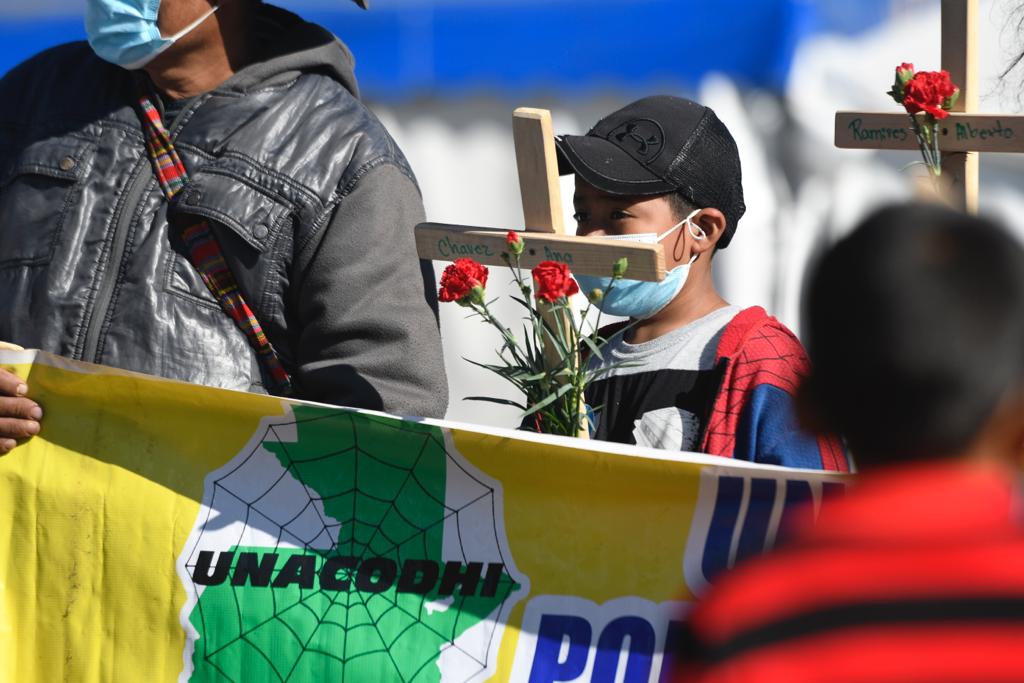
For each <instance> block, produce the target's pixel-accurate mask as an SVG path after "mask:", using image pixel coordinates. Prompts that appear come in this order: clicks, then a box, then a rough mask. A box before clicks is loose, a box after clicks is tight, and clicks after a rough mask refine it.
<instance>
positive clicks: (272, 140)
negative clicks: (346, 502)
mask: <svg viewBox="0 0 1024 683" xmlns="http://www.w3.org/2000/svg"><path fill="white" fill-rule="evenodd" d="M252 30H253V31H255V33H256V40H255V41H254V44H256V45H258V46H261V47H262V50H263V51H262V54H260V55H259V56H258V57H257V59H256V60H255V61H254V63H252V64H251V65H249V66H246V67H245V68H243V69H241V70H240V71H239V72H238V73H236V74H235V75H234V76H233V77H232V78H230V79H229V80H228V81H226V82H225V83H223V84H222V85H220V86H219V87H217V88H216V89H214V90H213V91H212V92H209V93H205V94H203V95H200V96H198V97H195V98H193V99H191V100H188V101H186V102H177V103H169V102H161V101H160V98H159V95H157V94H156V93H153V92H152V86H151V84H150V83H149V81H148V78H147V77H146V76H145V75H144V73H143V72H128V71H125V70H124V69H121V68H119V67H116V66H113V65H110V64H107V63H105V62H103V61H101V60H100V59H98V58H97V57H96V56H95V55H94V54H93V53H92V51H91V50H90V49H89V47H88V45H86V44H85V43H71V44H67V45H62V46H59V47H56V48H53V49H51V50H48V51H46V52H43V53H41V54H39V55H37V56H36V57H33V58H32V59H30V60H28V61H27V62H25V63H24V64H22V65H20V66H18V67H16V68H15V69H13V70H12V71H10V72H9V73H8V74H6V75H5V76H4V77H3V79H2V80H0V294H2V296H0V339H3V340H6V341H11V342H15V343H18V344H21V345H23V346H26V347H32V348H41V349H44V350H47V351H52V352H55V353H58V354H61V355H64V356H67V357H70V358H74V359H81V360H86V361H91V362H96V363H102V364H106V365H112V366H116V367H120V368H125V369H128V370H136V371H140V372H145V373H150V374H155V375H161V376H164V377H169V378H173V379H180V380H184V381H188V382H194V383H200V384H206V385H211V386H219V387H228V388H234V389H249V390H260V386H261V385H262V379H263V378H262V376H261V375H262V370H261V368H260V366H259V364H258V363H257V362H256V361H255V356H254V354H253V353H252V351H251V350H250V348H249V346H248V344H247V342H246V339H245V337H244V335H243V334H242V333H241V332H240V331H239V330H238V329H237V328H236V327H235V325H234V323H233V321H232V320H231V319H230V318H229V317H228V316H227V314H225V313H224V312H223V311H222V310H221V309H220V307H219V305H218V304H217V303H216V301H215V300H214V298H213V297H212V295H211V294H210V293H209V292H208V291H207V289H206V287H205V285H204V284H203V282H202V280H201V279H200V276H199V274H198V272H196V270H195V269H194V268H193V266H192V265H191V264H190V263H189V261H188V259H187V258H186V256H184V253H185V252H184V249H183V247H182V244H181V239H180V234H179V233H180V229H181V227H182V225H184V224H185V223H186V222H188V221H192V222H194V220H195V218H194V217H195V216H201V217H204V218H206V219H208V221H209V222H210V224H211V227H212V229H213V231H214V233H215V235H216V237H217V239H218V242H219V243H220V245H221V248H222V250H223V251H224V254H225V258H226V261H227V263H228V265H229V266H230V267H231V269H232V271H233V272H234V274H235V276H236V279H237V280H238V282H239V285H240V288H241V290H242V292H243V294H244V295H245V297H246V299H247V300H248V302H249V304H250V306H251V307H252V308H253V310H254V311H255V313H256V316H257V317H258V318H259V320H260V322H261V324H262V326H263V328H264V330H265V331H266V332H267V334H268V336H269V338H270V340H271V342H272V343H273V344H274V346H275V348H276V349H277V350H278V352H279V354H280V356H281V359H282V361H283V363H284V365H285V368H286V369H287V370H288V371H289V372H290V373H291V374H292V376H293V379H294V383H295V387H296V395H297V396H298V397H299V398H305V399H311V400H317V401H324V402H330V403H336V404H339V405H346V406H354V407H363V408H371V409H378V410H381V409H383V410H387V411H392V412H397V413H400V414H406V415H421V416H434V417H440V416H443V414H444V412H445V408H446V405H447V397H448V391H447V386H446V381H445V374H444V368H443V365H442V357H441V341H440V335H439V333H438V327H437V317H436V316H437V305H436V300H435V298H434V297H435V292H434V281H433V274H432V271H431V270H430V268H429V264H423V263H421V262H420V261H419V260H418V258H417V256H416V249H415V244H414V239H413V230H412V229H413V226H414V225H415V224H416V223H418V222H420V221H421V220H423V206H422V201H421V199H420V195H419V190H418V188H417V186H416V181H415V178H414V176H413V174H412V171H411V170H410V168H409V165H408V163H407V162H406V160H405V158H404V157H403V156H402V153H401V151H400V150H399V149H398V147H397V146H396V145H395V143H394V141H393V140H392V139H391V137H390V136H389V135H388V133H387V131H386V130H385V129H384V128H383V126H382V125H381V124H380V122H379V121H377V119H376V118H375V117H374V116H373V114H372V113H370V111H369V110H367V109H366V107H365V106H364V105H363V104H362V103H361V102H360V101H359V99H358V90H357V88H356V83H355V79H354V77H353V73H352V69H353V60H352V57H351V55H350V53H349V51H348V49H347V48H346V47H345V46H344V45H343V44H342V43H341V42H340V41H338V39H337V38H335V37H334V36H333V35H331V34H330V33H328V32H327V31H325V30H324V29H322V28H320V27H318V26H315V25H313V24H309V23H307V22H305V21H303V20H301V19H299V18H298V17H296V16H295V15H293V14H290V13H288V12H285V11H284V10H280V9H277V8H274V7H270V6H266V5H262V6H260V7H259V8H258V10H257V16H256V17H255V20H254V26H253V29H252ZM147 91H148V92H149V93H150V94H151V95H152V96H153V97H154V99H155V100H156V101H157V103H158V106H161V107H162V106H167V108H168V112H167V113H168V120H167V121H166V123H167V125H168V127H169V128H170V129H171V133H172V136H173V139H174V144H175V146H176V148H177V150H178V153H179V154H180V155H181V157H182V160H183V162H184V164H185V166H186V169H187V170H188V173H189V184H188V186H187V187H186V188H185V189H184V190H183V191H182V192H180V193H179V194H178V195H176V196H175V197H174V199H173V200H171V201H170V202H168V201H167V200H166V199H165V198H164V196H163V195H162V194H161V192H160V189H159V187H158V185H157V182H156V179H155V177H154V173H153V168H152V165H151V162H150V160H149V158H148V157H147V155H146V152H145V148H144V145H143V136H142V130H141V126H140V123H139V117H138V113H137V108H136V102H137V100H138V97H139V93H140V92H147Z"/></svg>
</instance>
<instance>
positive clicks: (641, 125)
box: [608, 119, 665, 164]
mask: <svg viewBox="0 0 1024 683" xmlns="http://www.w3.org/2000/svg"><path fill="white" fill-rule="evenodd" d="M608 139H609V140H611V141H613V142H615V143H616V144H618V145H619V147H621V148H622V149H624V150H625V151H626V152H628V153H629V154H630V156H632V157H633V158H634V159H636V160H637V161H639V162H640V163H642V164H649V163H650V162H652V161H654V159H655V157H657V156H658V154H659V153H660V152H661V148H662V147H663V146H664V144H665V132H664V131H663V130H662V129H661V126H660V125H659V124H658V123H657V122H656V121H651V120H650V119H634V120H632V121H627V122H626V123H624V124H622V125H621V126H619V127H618V128H616V129H615V130H613V131H612V132H611V133H609V134H608Z"/></svg>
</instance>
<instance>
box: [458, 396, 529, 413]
mask: <svg viewBox="0 0 1024 683" xmlns="http://www.w3.org/2000/svg"><path fill="white" fill-rule="evenodd" d="M462 400H463V401H486V402H487V403H498V404H500V405H503V406H512V407H513V408H519V410H526V407H525V406H523V404H522V403H516V402H515V401H510V400H508V399H507V398H494V397H493V396H466V397H465V398H464V399H462Z"/></svg>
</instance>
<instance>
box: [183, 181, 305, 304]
mask: <svg viewBox="0 0 1024 683" xmlns="http://www.w3.org/2000/svg"><path fill="white" fill-rule="evenodd" d="M291 212H292V207H291V206H290V205H288V204H285V203H283V202H282V201H281V200H279V199H277V198H275V197H272V196H270V195H269V194H268V193H266V192H264V191H262V190H259V189H257V188H256V187H254V186H253V185H251V184H249V183H247V182H245V181H242V180H239V179H238V178H237V177H233V176H231V175H227V174H224V173H219V172H217V171H210V170H203V169H200V170H199V171H197V172H195V173H193V174H192V175H191V176H190V178H189V183H188V185H187V186H186V187H185V188H184V189H183V190H182V191H181V192H180V193H179V194H178V195H177V196H175V198H174V201H173V202H171V204H170V206H169V207H168V219H169V220H170V222H171V224H172V225H173V226H176V227H177V228H179V229H180V228H183V227H184V226H187V225H188V224H189V223H190V222H195V221H196V220H199V219H206V220H207V221H208V222H209V223H210V224H211V226H212V230H213V233H214V235H215V236H216V237H217V241H218V244H219V245H220V248H221V250H222V251H223V253H224V255H225V256H226V261H227V263H228V264H229V265H230V267H231V268H232V272H233V274H234V275H235V279H236V280H237V281H238V283H239V286H240V287H241V288H242V292H243V294H244V295H245V296H246V300H247V301H248V303H249V305H250V306H251V307H253V308H256V307H258V306H259V301H258V298H259V297H260V296H262V290H263V287H262V286H261V284H259V283H262V276H263V274H264V271H265V269H266V265H267V264H266V263H265V261H266V256H265V255H266V254H267V253H268V252H269V251H271V248H272V246H273V245H274V243H275V241H276V240H277V238H278V236H279V235H280V232H281V230H282V228H283V226H284V225H286V224H287V223H288V217H289V215H290V214H291ZM176 242H178V245H177V248H176V249H175V250H174V253H173V256H172V258H171V259H170V261H169V264H168V271H167V283H166V284H167V289H168V291H169V292H171V293H172V294H177V295H183V296H186V297H189V298H192V299H194V300H197V301H198V302H199V303H202V304H206V305H212V306H218V307H219V304H218V303H217V301H216V300H215V299H214V297H213V295H212V294H210V292H209V290H208V289H207V287H206V285H205V284H204V283H203V281H202V278H201V277H200V275H199V272H198V271H197V270H196V268H195V267H194V266H193V265H192V263H191V262H190V261H189V259H188V256H187V252H186V250H185V248H184V245H183V244H180V242H179V241H178V240H177V239H176ZM247 285H248V286H247Z"/></svg>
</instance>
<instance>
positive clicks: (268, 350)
mask: <svg viewBox="0 0 1024 683" xmlns="http://www.w3.org/2000/svg"><path fill="white" fill-rule="evenodd" d="M139 108H140V111H141V114H142V117H141V118H142V127H143V131H144V133H145V135H146V149H147V151H148V152H149V158H150V159H151V160H152V162H153V171H154V172H155V173H156V179H157V181H158V182H159V183H160V189H161V190H163V193H164V196H166V197H167V199H168V201H170V199H171V198H172V197H174V195H176V194H178V192H179V191H181V189H182V188H183V187H184V186H185V184H186V183H187V182H188V174H187V173H186V171H185V166H184V164H182V163H181V157H179V156H178V152H177V151H176V150H175V149H174V144H173V143H172V142H171V136H170V134H169V133H168V132H167V128H166V127H164V122H163V120H162V119H161V118H160V112H159V111H157V109H156V107H154V106H153V103H152V101H150V99H149V98H148V97H145V96H144V97H142V98H141V99H140V100H139ZM181 237H182V240H183V241H184V243H185V248H186V249H187V250H188V260H189V261H190V262H191V263H192V266H193V267H194V268H195V269H196V270H197V271H199V275H200V277H202V278H203V282H205V283H206V287H207V289H209V290H210V293H211V294H213V296H214V298H215V299H217V301H218V302H219V303H220V307H221V308H223V309H224V312H225V313H227V314H228V315H229V316H231V319H232V320H234V321H235V325H237V326H238V329H240V330H241V331H242V332H243V333H244V334H245V336H246V338H247V339H248V340H249V345H250V346H252V348H253V350H254V351H255V352H256V356H257V358H259V362H260V363H261V365H262V366H263V369H264V370H266V372H267V375H268V377H269V378H270V380H271V381H272V383H273V386H271V387H268V388H269V389H270V390H271V391H272V392H273V393H275V394H278V395H288V394H290V393H291V388H292V381H291V378H290V377H289V376H288V373H287V372H286V371H285V369H284V367H283V366H282V365H281V359H280V357H278V355H277V352H276V351H275V350H274V347H273V346H272V345H271V343H270V340H269V339H267V335H266V334H264V332H263V328H262V327H261V326H260V321H259V320H257V319H256V316H255V315H254V314H253V312H252V309H251V308H249V304H248V303H246V301H245V298H244V297H243V296H242V292H241V291H240V290H239V289H238V283H237V282H236V281H235V275H234V273H232V272H231V268H230V267H228V264H227V262H226V261H225V260H224V253H223V252H222V251H221V249H220V244H219V243H218V242H217V238H216V236H214V234H213V231H212V230H210V224H209V223H207V222H206V220H205V219H202V218H198V217H197V222H195V223H191V224H190V225H188V226H187V227H186V228H185V229H184V230H182V232H181Z"/></svg>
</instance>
